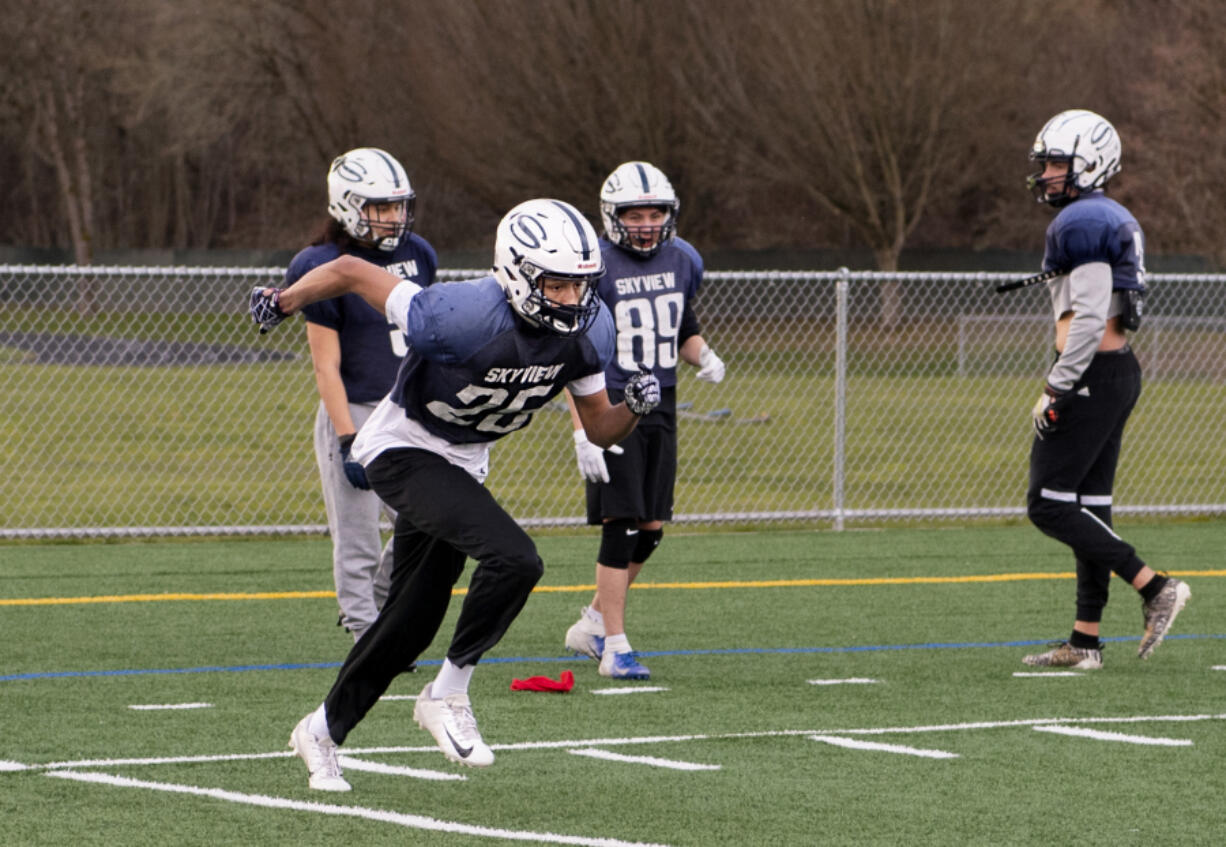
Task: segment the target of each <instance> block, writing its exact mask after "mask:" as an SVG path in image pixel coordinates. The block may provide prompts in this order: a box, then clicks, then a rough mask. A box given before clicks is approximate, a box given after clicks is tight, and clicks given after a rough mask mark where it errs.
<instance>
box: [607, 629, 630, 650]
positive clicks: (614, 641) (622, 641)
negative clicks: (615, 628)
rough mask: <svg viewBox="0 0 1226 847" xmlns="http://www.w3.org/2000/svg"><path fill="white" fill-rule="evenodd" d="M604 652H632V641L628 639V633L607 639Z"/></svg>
mask: <svg viewBox="0 0 1226 847" xmlns="http://www.w3.org/2000/svg"><path fill="white" fill-rule="evenodd" d="M604 651H605V652H606V653H629V652H630V651H631V647H630V640H629V639H628V638H626V633H624V632H623V633H621V634H619V635H610V636H609V637H607V638H606V639H605V640H604Z"/></svg>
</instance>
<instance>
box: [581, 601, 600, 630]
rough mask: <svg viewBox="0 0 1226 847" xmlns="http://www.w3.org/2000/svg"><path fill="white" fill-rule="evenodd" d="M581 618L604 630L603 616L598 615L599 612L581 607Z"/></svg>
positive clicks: (587, 607)
mask: <svg viewBox="0 0 1226 847" xmlns="http://www.w3.org/2000/svg"><path fill="white" fill-rule="evenodd" d="M583 616H584V617H585V618H587V619H588V620H589V621H591V622H592V623H594V624H596V625H597V626H599V627H600V628H601V629H604V615H602V614H600V612H598V611H596V610H595V609H593V608H592V607H591V606H584V607H583Z"/></svg>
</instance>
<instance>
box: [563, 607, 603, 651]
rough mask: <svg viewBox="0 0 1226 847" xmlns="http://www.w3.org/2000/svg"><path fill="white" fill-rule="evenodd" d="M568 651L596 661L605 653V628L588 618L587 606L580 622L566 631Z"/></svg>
mask: <svg viewBox="0 0 1226 847" xmlns="http://www.w3.org/2000/svg"><path fill="white" fill-rule="evenodd" d="M566 649H567V650H570V651H572V652H574V653H578V654H579V655H581V656H589V657H590V658H593V659H596V660H599V659H600V656H601V654H602V653H604V627H603V626H601V625H600V624H598V623H596V622H595V621H593V620H592V619H591V618H589V617H588V616H587V607H586V606H585V607H584V608H583V613H582V614H580V615H579V620H578V621H576V622H575V623H574V624H573V625H572V626H571V628H570V629H568V630H566Z"/></svg>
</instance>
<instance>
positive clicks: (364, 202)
mask: <svg viewBox="0 0 1226 847" xmlns="http://www.w3.org/2000/svg"><path fill="white" fill-rule="evenodd" d="M346 200H347V201H348V202H349V203H350V204H351V205H352V206H353V207H354V209H355V211H356V212H357V217H356V220H355V222H354V225H353V229H352V230H350V229H348V227H346V231H348V232H349V235H350V236H352V237H353V238H354V240H356V241H359V242H361V243H362V244H365V245H367V246H370V247H377V248H379V249H380V250H383V251H385V252H391V251H392V250H395V249H396V247H397V245H399V244H400V240H401V239H402V238H404V237H405V235H407V234H408V233H410V232H412V231H413V222H414V214H413V210H414V207H415V206H416V205H417V196H416V195H413V196H411V197H408V198H407V199H406V198H404V197H386V198H370V197H361V196H360V195H357V194H350V196H349V197H347V198H346ZM390 205H398V206H400V214H399V216H398V217H394V218H391V219H389V218H388V217H387V216H386V213H384V216H383V217H377V216H376V215H375V214H374V208H373V207H377V206H390Z"/></svg>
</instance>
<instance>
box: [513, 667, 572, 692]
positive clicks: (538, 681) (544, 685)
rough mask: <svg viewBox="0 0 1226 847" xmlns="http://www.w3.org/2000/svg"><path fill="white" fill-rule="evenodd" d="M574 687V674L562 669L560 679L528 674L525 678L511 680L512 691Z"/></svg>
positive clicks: (557, 689)
mask: <svg viewBox="0 0 1226 847" xmlns="http://www.w3.org/2000/svg"><path fill="white" fill-rule="evenodd" d="M574 687H575V675H574V674H573V673H571V672H570V671H562V677H561V679H560V680H558V679H551V678H549V677H547V676H530V677H528V678H527V679H513V680H511V690H512V691H561V692H566V691H570V690H571V689H572V688H574Z"/></svg>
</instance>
